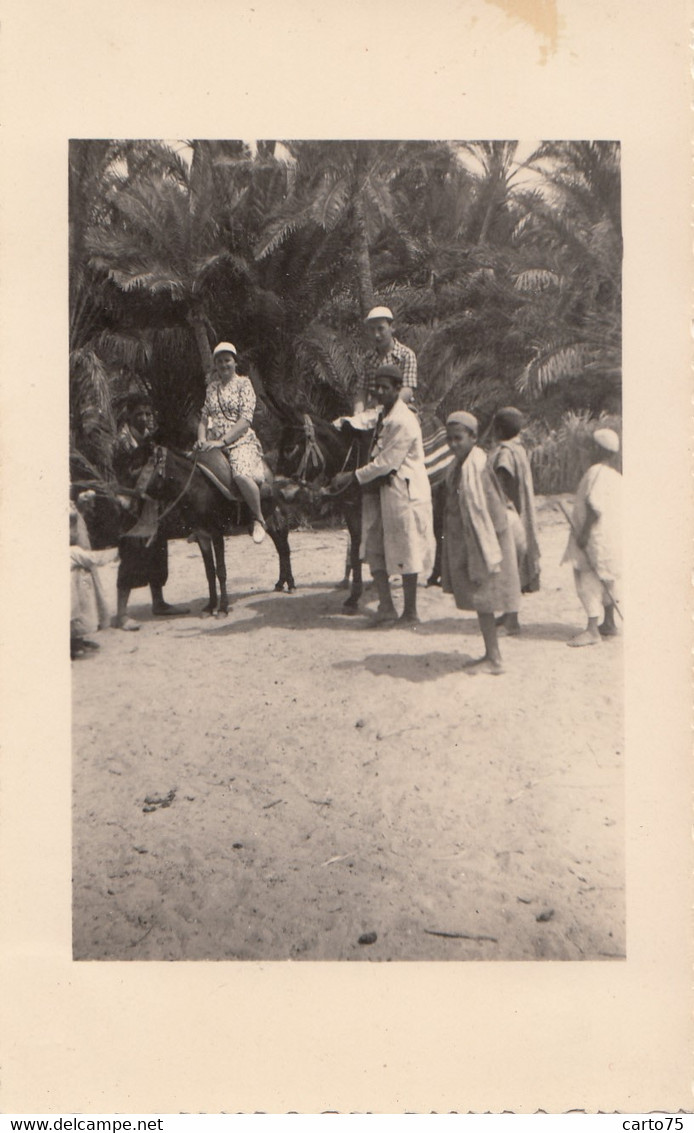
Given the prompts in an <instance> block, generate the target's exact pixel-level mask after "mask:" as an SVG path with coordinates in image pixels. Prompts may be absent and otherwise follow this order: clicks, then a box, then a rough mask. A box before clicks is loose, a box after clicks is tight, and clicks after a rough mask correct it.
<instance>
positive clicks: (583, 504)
mask: <svg viewBox="0 0 694 1133" xmlns="http://www.w3.org/2000/svg"><path fill="white" fill-rule="evenodd" d="M618 455H619V437H618V436H617V434H616V433H615V432H614V430H613V429H596V430H595V432H594V433H593V459H594V463H593V464H591V466H590V468H589V469H588V471H587V472H586V473H585V475H584V476H583V479H582V480H581V483H580V484H579V485H578V488H577V490H576V495H575V497H574V509H573V515H572V518H571V535H570V536H569V542H568V545H567V548H566V552H565V554H564V558H563V559H562V562H570V563H571V564H572V566H573V568H574V581H575V583H576V593H577V594H578V597H579V598H580V599H581V603H582V605H583V608H584V610H585V611H586V614H587V615H588V625H587V626H586V628H585V629H584V630H583V632H582V633H579V634H577V635H576V637H572V638H571V640H570V641H567V643H566V644H567V645H571V646H572V647H573V648H576V647H577V646H582V645H596V644H597V643H598V642H599V641H600V636H601V634H602V636H603V637H612V636H614V634H616V632H617V628H616V626H615V623H614V609H615V607H614V602H613V601H612V599H613V598H615V597H616V595H615V591H616V588H617V583H618V581H619V574H620V526H621V523H620V521H621V512H622V503H621V492H622V477H621V474H620V473H619V472H618V471H617V469H616V467H615V465H616V463H617V460H618ZM603 612H604V618H603V622H602V624H599V622H600V616H601V614H603Z"/></svg>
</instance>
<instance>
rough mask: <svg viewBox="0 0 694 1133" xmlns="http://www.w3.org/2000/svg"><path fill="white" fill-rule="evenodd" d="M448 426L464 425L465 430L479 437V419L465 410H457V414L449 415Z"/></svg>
mask: <svg viewBox="0 0 694 1133" xmlns="http://www.w3.org/2000/svg"><path fill="white" fill-rule="evenodd" d="M446 424H447V425H462V426H463V428H465V429H467V430H468V432H470V433H474V435H475V436H477V430H478V429H479V422H478V421H477V418H476V417H473V415H472V413H468V412H466V410H465V409H456V411H455V413H449V414H448V416H447V418H446Z"/></svg>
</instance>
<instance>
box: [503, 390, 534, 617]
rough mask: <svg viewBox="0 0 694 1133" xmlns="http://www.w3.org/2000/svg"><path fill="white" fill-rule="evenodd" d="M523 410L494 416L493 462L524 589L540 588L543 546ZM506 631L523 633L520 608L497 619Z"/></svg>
mask: <svg viewBox="0 0 694 1133" xmlns="http://www.w3.org/2000/svg"><path fill="white" fill-rule="evenodd" d="M523 425H524V419H523V414H522V413H521V411H520V410H519V409H516V408H514V407H513V406H507V407H506V408H504V409H500V410H499V412H498V413H497V414H496V416H495V418H494V434H495V436H496V439H497V441H498V442H499V444H498V447H497V448H496V450H495V452H494V455H493V457H492V464H493V467H494V472H495V474H496V478H497V480H498V481H499V485H500V487H501V490H502V491H503V493H504V495H505V497H506V500H507V507H508V510H509V516H508V519H509V524H510V527H511V533H512V535H513V540H514V543H515V547H516V556H517V558H518V574H519V577H520V585H521V593H522V594H533V593H535V591H537V590H539V589H540V547H539V544H538V540H537V517H536V513H535V490H534V486H533V474H532V470H531V468H530V461H529V460H528V454H527V452H526V451H525V446H524V445H523V442H522V441H521V439H520V435H519V434H520V431H521V429H522V428H523ZM497 625H498V626H499V627H503V628H502V631H501V632H502V633H505V634H507V635H512V634H517V633H520V625H519V623H518V610H504V612H503V614H502V615H501V616H500V617H499V618H498V619H497Z"/></svg>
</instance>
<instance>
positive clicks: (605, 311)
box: [518, 141, 622, 411]
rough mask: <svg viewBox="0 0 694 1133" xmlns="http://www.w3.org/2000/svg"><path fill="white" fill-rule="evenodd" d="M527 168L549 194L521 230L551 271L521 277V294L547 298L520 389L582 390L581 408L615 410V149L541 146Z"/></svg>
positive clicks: (618, 256)
mask: <svg viewBox="0 0 694 1133" xmlns="http://www.w3.org/2000/svg"><path fill="white" fill-rule="evenodd" d="M532 166H533V168H535V169H536V170H538V171H539V172H541V173H542V176H543V178H544V181H545V185H546V190H545V194H544V197H543V199H540V200H536V201H535V202H534V207H533V209H532V210H531V211H529V212H528V213H527V215H526V216H525V217H524V218H523V220H522V222H521V226H522V228H523V233H524V239H525V240H526V241H530V242H531V243H534V246H535V248H536V251H537V254H538V257H539V258H544V261H545V263H546V264H547V265H548V266H549V267H550V269H551V270H550V273H549V274H548V275H546V276H542V274H541V273H540V274H538V276H537V277H536V279H535V281H533V280H532V279H531V280H528V277H527V276H526V277H523V276H521V277H519V281H518V283H519V286H521V288H522V287H523V286H525V287H526V289H528V288H529V289H530V290H533V289H534V290H542V291H544V292H545V298H544V302H543V303H538V302H537V301H536V302H535V304H534V306H535V310H536V312H537V313H538V314H539V316H540V317H539V319H535V320H534V326H533V327H532V331H531V335H530V339H531V342H532V353H531V356H530V358H529V360H528V361H527V363H526V365H525V367H524V369H523V371H522V373H521V374H520V376H519V382H518V385H519V389H520V390H521V391H523V392H526V393H528V394H530V395H531V396H533V397H537V396H539V395H541V394H545V393H546V392H547V391H550V392H551V391H552V389H553V388H554V387H557V386H566V384H567V383H569V384H570V385H573V386H574V387H577V386H578V387H579V388H581V389H582V392H581V393H580V394H579V397H581V398H582V399H583V400H582V404H584V405H585V404H590V405H592V406H593V408H594V409H595V410H596V411H598V410H600V409H605V408H613V409H614V408H616V407H617V406H618V404H619V394H620V389H621V263H622V235H621V201H620V193H621V187H620V168H619V145H618V143H616V142H589V141H579V142H545V143H543V145H542V146H541V147H540V148H539V150H538V151H537V152H536V154H535V155H534V158H533V161H532ZM548 315H549V316H550V317H548ZM548 327H549V328H551V329H550V332H549V333H548V329H547V328H548ZM527 329H530V328H527Z"/></svg>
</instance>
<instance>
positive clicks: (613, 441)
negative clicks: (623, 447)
mask: <svg viewBox="0 0 694 1133" xmlns="http://www.w3.org/2000/svg"><path fill="white" fill-rule="evenodd" d="M593 440H594V441H595V443H596V445H600V448H604V449H606V450H607V452H619V437H618V436H617V434H616V433H615V431H614V429H596V430H595V432H594V433H593Z"/></svg>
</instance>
